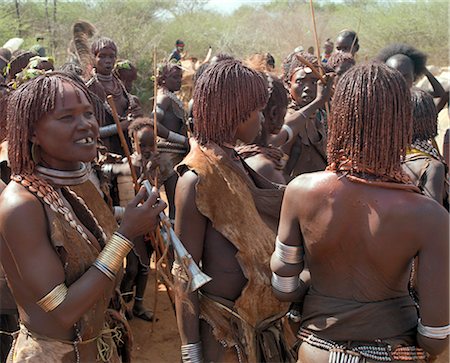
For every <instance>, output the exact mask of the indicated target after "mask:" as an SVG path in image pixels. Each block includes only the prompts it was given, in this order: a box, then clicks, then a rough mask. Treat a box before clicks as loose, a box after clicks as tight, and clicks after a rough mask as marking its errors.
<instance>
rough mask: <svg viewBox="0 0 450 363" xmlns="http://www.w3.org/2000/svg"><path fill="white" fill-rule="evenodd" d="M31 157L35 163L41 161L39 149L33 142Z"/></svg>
mask: <svg viewBox="0 0 450 363" xmlns="http://www.w3.org/2000/svg"><path fill="white" fill-rule="evenodd" d="M31 159H32V160H33V161H34V163H35V164H38V163H39V161H40V157H39V150H38V147H37V145H36V144H31Z"/></svg>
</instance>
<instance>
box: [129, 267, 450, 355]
mask: <svg viewBox="0 0 450 363" xmlns="http://www.w3.org/2000/svg"><path fill="white" fill-rule="evenodd" d="M154 291H155V273H154V270H153V269H152V272H151V275H150V278H149V281H148V285H147V290H146V292H145V304H146V307H147V308H151V309H153V296H154ZM157 294H158V302H157V306H156V317H157V319H158V321H156V322H155V323H154V324H152V323H149V322H146V321H144V320H141V319H137V318H133V319H132V320H131V321H130V325H131V329H132V330H133V335H134V345H133V363H147V362H148V363H150V362H151V363H179V362H181V357H180V353H179V352H180V337H179V336H178V331H177V325H176V320H175V314H174V312H173V309H172V306H171V303H170V300H169V298H168V296H167V292H166V289H165V287H164V285H162V284H159V286H158V293H157ZM152 328H153V330H152ZM449 362H450V358H449V349H447V350H446V352H445V353H444V354H442V355H441V356H440V357H439V358H438V359H437V360H436V361H435V362H434V363H449Z"/></svg>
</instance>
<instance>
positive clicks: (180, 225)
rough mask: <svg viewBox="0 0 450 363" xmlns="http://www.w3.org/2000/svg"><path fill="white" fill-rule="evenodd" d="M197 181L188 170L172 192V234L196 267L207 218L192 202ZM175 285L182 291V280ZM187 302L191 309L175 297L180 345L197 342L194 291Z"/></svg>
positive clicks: (200, 254)
mask: <svg viewBox="0 0 450 363" xmlns="http://www.w3.org/2000/svg"><path fill="white" fill-rule="evenodd" d="M197 179H198V178H197V175H196V174H195V173H194V172H192V171H187V172H186V173H185V174H183V175H182V176H181V177H180V178H179V179H178V182H177V188H176V193H175V207H176V217H175V232H176V234H177V235H178V237H179V238H180V240H181V241H182V243H183V244H184V246H185V247H186V249H187V251H188V252H189V253H190V254H191V255H192V257H193V259H194V260H195V262H196V263H197V264H198V263H199V262H200V260H201V258H202V253H203V244H204V239H205V232H206V225H207V219H206V218H205V217H204V216H203V215H202V214H201V213H200V212H199V211H198V209H197V205H196V203H195V195H196V190H195V185H196V183H197ZM178 283H179V284H181V285H182V288H183V289H185V288H186V283H185V282H184V281H183V280H181V279H178ZM187 299H188V300H189V302H190V304H191V307H189V306H188V305H187V304H185V303H183V301H182V299H181V297H180V296H179V295H177V296H176V297H175V306H176V312H177V323H178V330H179V333H180V337H181V343H182V345H186V344H195V343H198V342H200V331H199V301H198V295H197V292H193V293H190V294H189V295H188V296H187ZM192 307H193V309H192Z"/></svg>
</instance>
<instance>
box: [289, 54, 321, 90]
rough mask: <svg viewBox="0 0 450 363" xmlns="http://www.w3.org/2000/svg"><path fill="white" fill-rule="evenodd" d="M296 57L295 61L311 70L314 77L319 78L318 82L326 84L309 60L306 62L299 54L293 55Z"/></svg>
mask: <svg viewBox="0 0 450 363" xmlns="http://www.w3.org/2000/svg"><path fill="white" fill-rule="evenodd" d="M295 56H296V57H297V59H298V60H299V61H300V62H302V63H303V64H304V65H305V66H307V67H309V68H311V70H312V72H313V73H314V75H315V76H316V77H317V78H319V80H320V81H322V82H323V83H324V84H325V83H326V81H325V79H324V78H323V76H322V74H320V73H319V71H318V70H317V68H316V67H315V66H314V64H312V63H311V62H310V61H309V60H307V59H306V58H304V57H302V56H301V55H300V54H296V55H295Z"/></svg>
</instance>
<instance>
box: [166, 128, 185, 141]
mask: <svg viewBox="0 0 450 363" xmlns="http://www.w3.org/2000/svg"><path fill="white" fill-rule="evenodd" d="M186 140H187V137H186V136H183V135H180V134H177V133H176V132H173V131H169V136H167V141H171V142H174V143H176V144H184V143H186Z"/></svg>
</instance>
